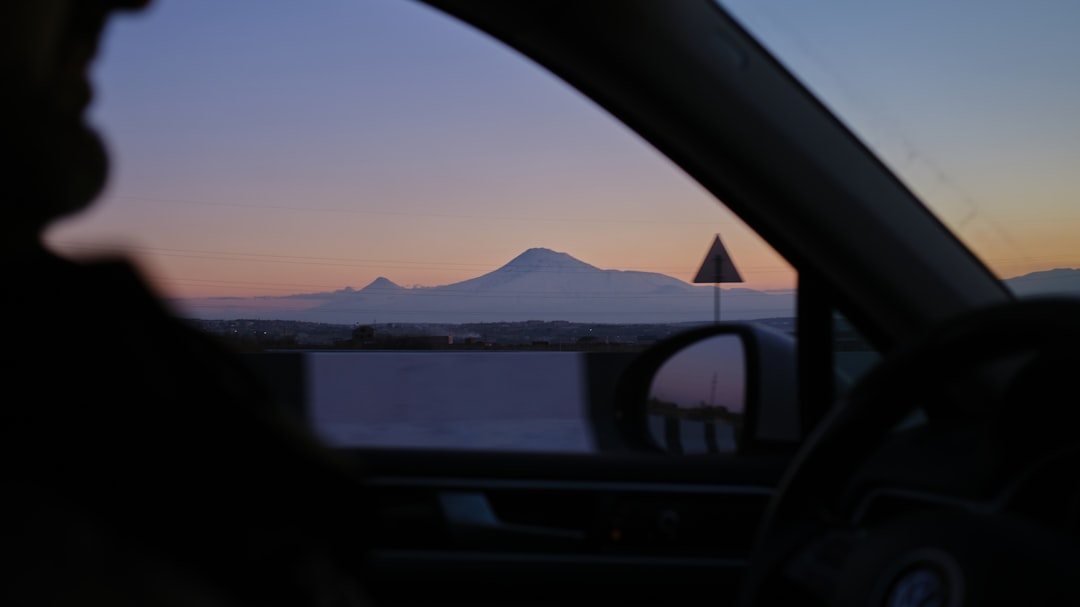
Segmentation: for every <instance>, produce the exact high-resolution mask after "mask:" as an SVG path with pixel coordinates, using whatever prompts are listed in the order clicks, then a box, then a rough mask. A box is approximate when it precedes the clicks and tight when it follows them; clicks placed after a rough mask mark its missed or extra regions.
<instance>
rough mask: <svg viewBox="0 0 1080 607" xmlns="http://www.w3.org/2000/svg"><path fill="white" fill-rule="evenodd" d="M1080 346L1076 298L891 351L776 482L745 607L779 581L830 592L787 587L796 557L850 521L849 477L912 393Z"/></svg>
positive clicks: (998, 314) (965, 325)
mask: <svg viewBox="0 0 1080 607" xmlns="http://www.w3.org/2000/svg"><path fill="white" fill-rule="evenodd" d="M1077 343H1080V299H1065V298H1055V299H1031V300H1021V301H1014V302H1010V303H1007V304H1004V305H999V306H995V307H991V308H986V309H982V310H978V311H976V312H973V313H971V314H967V315H964V316H962V317H960V318H958V319H955V320H952V321H949V322H946V323H944V324H943V325H941V326H940V327H939V328H937V329H936V330H934V331H931V332H930V333H928V334H927V335H926V336H924V337H923V338H922V339H918V340H915V341H913V342H912V343H910V344H908V345H906V346H904V347H901V348H899V349H897V351H895V352H893V353H890V354H889V355H888V356H887V357H885V359H883V360H882V361H881V363H880V364H879V365H877V366H876V367H875V368H874V369H872V370H871V371H869V372H868V373H867V374H866V375H865V376H864V377H863V378H861V379H860V380H859V382H858V383H857V384H856V386H855V387H854V388H853V389H852V390H851V392H850V393H849V394H848V396H847V397H846V398H844V399H843V400H841V401H840V402H839V403H838V404H837V405H836V406H835V407H833V409H832V410H831V411H830V414H829V415H828V416H826V418H825V419H824V420H823V421H822V423H821V424H819V426H818V427H817V428H816V429H815V431H814V432H813V433H812V434H811V436H810V437H808V439H807V441H806V442H805V443H804V445H803V447H802V448H801V449H800V451H799V453H798V454H797V455H796V457H795V458H794V460H793V462H792V465H791V466H789V468H788V471H787V472H786V473H785V475H784V477H783V478H782V479H781V482H780V484H779V486H778V488H777V491H776V493H775V494H774V497H773V499H772V500H771V502H770V505H769V507H768V509H767V511H766V513H765V515H764V517H763V519H762V523H761V526H760V530H759V536H758V541H757V544H756V547H755V552H754V554H753V555H752V559H751V562H750V566H749V567H748V574H747V577H746V583H745V585H744V592H743V595H742V599H743V600H742V604H743V605H746V606H752V605H753V606H756V605H760V604H765V602H766V601H767V600H768V599H765V598H763V597H765V596H769V594H770V593H771V594H772V595H773V598H772V601H775V600H777V596H776V591H775V588H777V587H782V588H784V589H785V591H787V592H791V591H792V590H794V591H795V592H797V593H804V594H805V592H806V591H807V590H809V591H810V596H815V594H814V593H815V590H816V596H817V598H819V599H823V600H824V598H825V596H826V595H828V594H830V593H833V594H835V592H833V590H830V589H825V588H817V589H808V588H806V587H805V586H804V587H802V588H799V584H793V583H792V580H791V579H790V578H791V577H793V576H792V575H791V573H790V570H791V569H792V565H791V564H792V561H793V560H796V559H800V558H803V559H805V558H806V556H807V553H808V546H811V545H815V542H816V543H817V544H816V548H815V549H814V550H817V552H814V554H815V555H817V556H820V555H821V550H822V549H823V548H822V544H821V542H822V541H823V540H822V539H821V538H822V537H823V536H827V535H828V530H830V529H836V528H845V527H847V528H850V527H851V526H852V525H853V521H852V520H851V513H850V512H846V511H845V503H847V504H849V503H850V502H849V501H848V500H847V499H846V497H845V496H849V494H850V492H851V481H852V478H853V477H854V476H855V475H856V473H857V472H858V470H859V468H860V466H861V464H862V462H864V461H866V460H867V458H869V457H870V456H871V455H872V454H873V453H874V452H875V450H876V448H877V446H878V445H879V444H880V443H881V442H882V440H883V439H884V438H885V437H886V435H887V434H888V433H889V432H890V430H891V429H892V428H894V427H896V425H897V424H898V423H899V422H901V421H902V420H903V419H904V417H905V416H906V415H909V414H910V413H912V412H913V411H914V410H915V409H916V408H917V406H918V404H919V403H920V400H919V398H918V395H920V394H928V393H933V391H934V390H935V389H940V388H941V387H942V386H943V385H945V384H946V383H947V382H949V381H950V380H952V379H955V378H956V377H957V376H958V375H960V374H962V373H965V372H974V371H975V370H978V369H986V368H987V367H988V365H990V364H992V363H994V362H995V361H998V360H1002V359H1006V358H1010V357H1013V358H1015V357H1022V356H1026V355H1036V354H1038V355H1041V356H1050V357H1055V356H1061V355H1066V356H1071V357H1072V359H1073V360H1075V359H1077V358H1080V357H1078V356H1077V355H1076V354H1075V353H1073V352H1072V350H1074V349H1076V344H1077ZM979 404H984V403H979ZM937 406H938V407H939V410H937V411H934V414H935V415H934V416H932V417H935V416H936V417H950V416H951V417H959V418H973V417H977V416H979V415H981V414H985V413H988V412H987V411H985V410H980V409H979V408H978V407H976V408H973V409H972V408H969V409H964V408H962V407H957V406H950V405H949V404H948V403H947V402H944V403H939V404H938V405H937ZM1040 541H1041V540H1040ZM824 550H826V551H827V550H829V548H828V547H825V548H824ZM810 552H813V551H812V550H811V551H810ZM893 575H897V574H896V572H893ZM801 581H802V582H803V584H804V585H805V584H806V583H807V580H806V579H803V580H801ZM810 582H812V580H810ZM883 583H886V584H888V583H889V582H883ZM881 584H882V583H878V584H877V586H879V587H880V586H881ZM810 585H812V583H811V584H810ZM770 589H772V590H770ZM786 598H791V597H790V596H788V597H786ZM800 598H806V597H805V596H801V597H800ZM880 598H881V597H879V599H880ZM830 604H831V603H830ZM956 604H959V603H956Z"/></svg>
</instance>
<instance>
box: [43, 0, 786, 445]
mask: <svg viewBox="0 0 1080 607" xmlns="http://www.w3.org/2000/svg"><path fill="white" fill-rule="evenodd" d="M140 21H141V22H140V23H139V24H138V26H137V27H131V26H130V24H127V23H124V22H121V23H119V24H118V25H117V26H116V28H115V31H113V32H112V33H111V34H112V35H111V37H110V38H109V40H108V47H107V48H106V49H105V53H104V59H103V61H102V64H101V66H100V68H99V69H98V73H97V79H98V81H99V83H100V85H99V90H100V93H99V97H98V99H97V101H96V103H95V106H94V113H93V118H94V120H95V121H96V122H97V123H98V125H99V126H100V127H101V130H102V131H103V132H104V134H105V137H106V139H107V141H108V143H109V146H110V148H111V150H112V157H113V162H114V166H113V171H112V179H111V182H110V185H109V187H108V190H107V192H106V194H105V196H104V198H103V200H101V201H100V202H99V204H98V206H97V207H96V208H95V209H94V210H93V211H92V212H90V213H88V214H85V215H82V216H80V217H78V218H75V219H73V220H71V221H68V222H65V223H63V224H61V225H59V226H57V227H55V228H54V229H53V230H51V231H50V233H49V234H48V241H49V243H50V245H51V246H52V247H54V248H56V249H57V250H59V251H61V252H64V253H66V254H69V255H74V256H96V255H103V254H111V253H115V252H119V253H120V254H122V255H124V256H126V257H129V258H131V259H133V260H134V261H135V262H136V263H137V264H138V267H139V268H140V269H141V271H142V272H143V273H144V274H145V275H146V277H147V278H148V280H149V281H150V282H151V283H152V284H153V285H154V287H155V288H156V289H157V290H158V292H159V293H161V294H162V295H163V296H165V297H166V298H167V299H168V301H169V305H170V306H171V307H172V309H173V310H174V311H175V313H176V314H177V315H180V316H182V317H185V318H188V319H190V320H191V322H192V323H193V324H195V325H196V326H197V327H199V328H200V329H202V330H205V331H208V332H211V333H213V334H215V335H217V336H219V337H220V338H222V339H224V340H227V341H228V342H229V343H230V344H231V345H232V346H233V347H236V348H239V349H242V350H246V351H250V352H255V353H260V354H266V353H286V352H287V353H296V352H300V353H302V354H303V363H302V365H301V369H302V373H303V374H304V381H305V384H304V388H303V400H304V401H305V403H306V412H307V415H308V416H309V418H310V420H311V422H312V423H313V424H314V425H315V428H316V430H317V431H318V432H319V433H320V434H321V435H322V436H323V437H324V438H325V439H327V440H328V441H329V442H331V443H333V444H336V445H349V446H375V447H437V448H470V449H514V450H538V451H568V452H587V451H591V450H594V449H595V445H593V443H592V438H591V435H590V433H589V428H588V422H587V419H588V411H587V384H588V381H589V377H588V373H589V369H590V368H591V367H590V364H589V360H590V359H595V358H597V357H615V358H617V357H627V356H632V355H633V354H634V353H636V352H638V351H640V350H641V349H643V348H644V347H647V346H648V345H649V344H651V343H653V342H655V341H657V340H659V339H661V338H663V337H665V336H667V335H670V334H672V333H674V332H677V331H680V330H683V329H686V328H689V327H692V326H695V325H700V324H706V323H710V322H714V321H715V320H716V316H717V315H719V316H720V317H721V318H722V319H724V320H753V321H757V322H762V323H766V324H769V325H771V326H774V327H777V328H780V329H781V330H793V327H794V326H795V323H794V322H793V320H792V318H793V316H794V296H795V293H794V285H795V273H794V271H793V270H792V268H791V267H790V266H789V265H788V264H787V263H786V262H785V261H784V260H783V259H782V258H781V257H779V256H778V255H777V254H776V253H775V252H774V251H773V250H772V248H771V247H769V246H768V244H767V243H765V242H764V241H763V240H762V239H761V238H759V237H758V236H757V235H755V234H754V233H753V232H752V231H750V230H749V229H747V228H746V226H745V225H744V224H743V223H742V222H741V221H740V220H739V219H738V218H737V217H736V216H735V215H733V214H732V213H731V212H729V211H728V210H727V209H726V208H724V207H723V205H722V204H720V203H719V202H718V201H717V200H716V199H715V198H714V197H712V196H711V195H710V194H709V193H707V192H706V191H705V190H704V189H703V188H701V187H700V186H698V185H697V184H696V183H695V182H694V181H693V180H691V179H690V178H689V177H687V176H686V175H685V174H684V173H682V171H681V170H679V169H678V168H677V167H676V166H675V165H674V164H672V163H671V162H670V161H669V160H667V159H666V158H664V157H663V156H661V155H660V154H658V153H657V152H656V151H655V150H653V149H652V148H651V147H650V146H648V145H647V144H645V143H644V142H643V141H641V140H640V139H639V138H638V137H637V136H636V135H634V134H633V133H632V132H630V131H629V130H628V129H627V128H625V127H624V126H623V125H621V124H620V123H618V122H616V121H615V120H613V119H612V118H611V117H610V116H608V115H607V114H606V113H604V112H603V111H602V110H600V109H598V108H597V107H596V106H595V105H594V104H592V103H591V102H590V101H588V100H587V99H585V98H584V97H582V96H581V95H580V94H578V93H577V92H575V91H573V90H572V89H570V88H569V87H567V86H566V85H564V84H563V83H562V82H561V81H559V80H557V79H556V78H554V77H553V76H551V75H550V74H548V73H546V72H544V71H543V70H541V69H540V68H538V67H536V66H535V65H533V64H532V63H530V62H529V61H527V60H525V59H523V58H522V57H520V56H519V55H517V54H516V53H514V52H512V51H510V50H508V49H506V48H505V47H503V46H501V45H500V44H498V43H496V42H495V41H493V40H491V39H489V38H487V37H484V36H482V35H478V34H477V33H476V32H475V31H473V30H471V29H469V28H468V27H466V26H464V25H462V24H460V23H458V22H456V21H454V20H452V19H449V18H447V17H445V16H444V15H442V14H440V13H437V12H436V11H433V10H431V9H429V8H427V7H424V6H422V5H419V4H418V3H414V2H403V1H401V0H367V1H364V2H346V1H343V0H338V1H320V2H314V3H305V4H304V7H303V8H302V9H300V8H298V6H297V5H296V3H294V2H284V1H280V0H276V1H268V0H260V1H259V2H258V3H256V2H254V1H251V2H246V3H245V2H234V3H228V4H227V5H222V4H221V3H220V2H213V1H211V0H187V1H185V2H162V3H160V4H158V5H156V6H155V7H154V8H153V9H152V10H151V11H150V12H149V13H148V14H147V15H145V16H144V17H141V18H140ZM718 239H719V240H720V241H722V243H723V247H724V251H725V252H727V253H728V254H729V256H730V259H729V260H727V263H733V264H734V265H735V266H736V267H737V269H738V272H739V277H740V278H741V279H742V282H738V283H724V284H722V285H720V286H721V290H720V292H719V297H717V291H716V290H715V286H714V285H713V284H711V283H710V281H708V280H705V281H704V282H701V283H697V284H695V283H694V282H693V281H694V278H695V276H697V275H698V274H699V271H700V270H701V269H702V266H703V265H705V264H706V263H707V262H709V260H710V259H712V257H711V255H712V253H710V251H714V250H715V249H714V246H715V243H716V242H717V240H718ZM728 278H730V277H729V276H727V275H725V277H724V279H725V280H727V279H728Z"/></svg>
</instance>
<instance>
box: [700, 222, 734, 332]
mask: <svg viewBox="0 0 1080 607" xmlns="http://www.w3.org/2000/svg"><path fill="white" fill-rule="evenodd" d="M742 281H743V279H742V276H740V275H739V271H738V270H737V269H735V264H734V262H732V261H731V256H730V255H728V252H727V249H725V248H724V243H722V242H720V235H719V234H717V235H716V239H715V240H713V243H712V246H711V247H709V252H708V253H707V254H706V255H705V261H703V262H701V269H700V270H698V273H697V276H695V277H694V283H695V284H701V283H712V284H713V288H714V295H713V322H720V283H724V282H742Z"/></svg>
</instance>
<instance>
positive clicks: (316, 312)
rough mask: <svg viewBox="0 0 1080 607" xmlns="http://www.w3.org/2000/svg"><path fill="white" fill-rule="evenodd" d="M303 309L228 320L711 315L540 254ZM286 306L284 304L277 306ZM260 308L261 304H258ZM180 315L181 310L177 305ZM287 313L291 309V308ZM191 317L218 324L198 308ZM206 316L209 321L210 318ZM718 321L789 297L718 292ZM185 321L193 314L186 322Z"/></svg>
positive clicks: (685, 293)
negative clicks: (432, 283)
mask: <svg viewBox="0 0 1080 607" xmlns="http://www.w3.org/2000/svg"><path fill="white" fill-rule="evenodd" d="M305 297H306V300H305V301H309V302H310V306H309V307H306V308H304V309H282V308H284V307H285V306H282V307H279V308H278V309H276V310H275V311H274V312H272V313H268V312H267V311H266V310H261V311H260V310H255V309H252V310H249V311H248V313H247V314H246V316H245V314H244V310H242V309H240V307H238V306H235V305H234V306H232V307H231V309H230V310H229V311H228V317H231V318H238V317H248V318H271V317H273V318H281V319H285V320H307V321H315V322H328V323H339V324H355V323H370V322H376V321H377V322H380V323H383V322H438V323H463V322H500V321H503V322H512V321H523V320H567V321H574V322H599V323H652V322H694V321H708V320H711V319H712V318H713V314H714V297H715V293H714V290H713V287H712V286H697V285H692V284H689V283H686V282H683V281H681V280H678V279H676V278H672V277H670V276H666V275H664V274H659V273H655V272H637V271H623V270H604V269H600V268H597V267H595V266H592V265H589V264H587V263H585V262H583V261H581V260H578V259H575V258H574V257H572V256H570V255H568V254H566V253H560V252H556V251H552V250H549V249H543V248H535V249H529V250H527V251H525V252H524V253H522V254H520V255H518V256H517V257H515V258H514V259H512V260H511V261H509V262H508V263H507V264H506V265H504V266H502V267H500V268H499V269H497V270H494V271H492V272H489V273H487V274H484V275H482V276H478V277H476V278H471V279H468V280H464V281H461V282H457V283H453V284H449V285H444V286H439V287H418V288H405V287H401V286H399V285H397V284H394V283H393V282H392V281H391V280H389V279H387V278H382V277H380V278H378V279H376V280H375V281H373V282H372V283H371V284H369V285H367V286H366V287H364V288H362V289H358V290H354V289H343V290H341V291H335V292H333V293H321V294H313V295H309V296H305ZM283 299H284V298H283ZM260 302H262V304H263V305H262V306H261V307H265V303H266V299H265V298H260ZM179 306H180V308H181V310H183V309H185V308H186V306H185V305H184V302H183V301H181V302H179ZM290 307H294V308H295V307H296V306H295V301H294V305H293V306H290ZM196 309H201V310H203V312H200V313H197V314H194V315H196V316H199V317H202V318H206V317H208V316H209V314H214V315H215V316H214V317H216V318H221V317H222V316H221V314H222V310H221V309H216V310H215V307H214V306H213V305H207V304H206V302H205V301H204V302H202V303H201V305H200V306H198V307H197V308H196ZM208 311H210V312H209V314H208ZM721 313H722V317H723V318H724V319H747V318H768V317H777V316H793V315H794V297H793V295H791V294H772V293H765V292H761V291H754V290H750V289H740V288H734V289H727V288H725V289H723V291H722V294H721ZM189 315H191V314H189Z"/></svg>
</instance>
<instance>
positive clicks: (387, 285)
mask: <svg viewBox="0 0 1080 607" xmlns="http://www.w3.org/2000/svg"><path fill="white" fill-rule="evenodd" d="M403 288H404V287H402V286H401V285H399V284H397V283H395V282H394V281H392V280H390V279H389V278H386V277H383V276H380V277H378V278H376V279H375V280H373V281H371V284H369V285H368V286H366V287H364V288H363V289H360V290H361V291H367V290H368V289H403Z"/></svg>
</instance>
